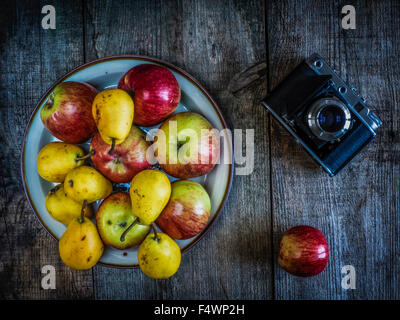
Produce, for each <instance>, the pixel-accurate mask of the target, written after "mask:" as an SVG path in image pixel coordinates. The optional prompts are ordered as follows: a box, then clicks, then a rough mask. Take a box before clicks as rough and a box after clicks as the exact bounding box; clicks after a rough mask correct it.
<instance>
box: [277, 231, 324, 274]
mask: <svg viewBox="0 0 400 320" xmlns="http://www.w3.org/2000/svg"><path fill="white" fill-rule="evenodd" d="M328 260H329V249H328V243H327V242H326V239H325V237H324V235H323V233H322V232H321V231H319V230H318V229H316V228H314V227H311V226H297V227H293V228H291V229H289V230H288V231H286V233H285V234H284V235H283V237H282V240H281V245H280V250H279V257H278V263H279V265H280V266H281V267H282V268H283V269H284V270H286V271H287V272H289V273H291V274H293V275H296V276H300V277H311V276H315V275H317V274H319V273H320V272H322V271H323V270H324V269H325V267H326V266H327V264H328Z"/></svg>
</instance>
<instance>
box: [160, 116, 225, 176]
mask: <svg viewBox="0 0 400 320" xmlns="http://www.w3.org/2000/svg"><path fill="white" fill-rule="evenodd" d="M206 132H207V133H208V134H205V133H206ZM162 137H165V139H164V138H162ZM156 138H157V139H156V141H157V147H155V149H156V153H157V154H156V156H157V159H158V162H159V164H160V166H161V168H162V169H163V170H164V171H165V172H166V173H168V174H169V175H171V176H173V177H176V178H180V179H189V178H194V177H199V176H202V175H204V174H207V173H209V172H210V171H211V170H212V169H213V168H214V167H215V164H216V163H217V161H218V159H219V133H218V131H217V130H216V129H214V128H213V126H212V125H211V124H210V122H208V120H207V119H206V118H204V117H203V116H201V115H200V114H198V113H193V112H181V113H177V114H175V115H173V116H172V117H170V118H169V119H168V120H166V121H165V122H164V123H163V124H162V125H161V127H160V129H159V132H158V133H157V136H156ZM163 140H164V141H163Z"/></svg>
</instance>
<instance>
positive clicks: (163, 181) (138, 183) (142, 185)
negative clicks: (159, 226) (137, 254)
mask: <svg viewBox="0 0 400 320" xmlns="http://www.w3.org/2000/svg"><path fill="white" fill-rule="evenodd" d="M129 195H130V197H131V203H132V212H133V214H134V215H135V216H136V217H137V219H135V221H134V222H133V223H132V224H131V225H130V226H129V227H128V229H126V230H125V231H124V233H122V235H121V241H122V242H124V239H125V236H126V234H127V233H128V232H129V230H130V229H131V228H132V227H133V226H134V225H135V224H137V223H140V224H145V225H150V224H151V223H152V222H154V221H155V220H156V219H157V217H158V216H159V214H160V213H161V211H162V210H163V209H164V207H165V206H166V204H167V203H168V200H169V197H170V195H171V183H170V181H169V179H168V177H167V175H166V174H165V173H163V172H161V171H158V170H152V169H148V170H143V171H140V172H139V173H138V174H137V175H136V176H134V177H133V179H132V182H131V186H130V188H129Z"/></svg>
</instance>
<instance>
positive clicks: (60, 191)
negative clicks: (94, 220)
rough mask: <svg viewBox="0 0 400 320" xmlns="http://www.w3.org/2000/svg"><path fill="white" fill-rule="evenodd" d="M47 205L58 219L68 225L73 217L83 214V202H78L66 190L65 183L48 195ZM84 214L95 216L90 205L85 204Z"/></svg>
mask: <svg viewBox="0 0 400 320" xmlns="http://www.w3.org/2000/svg"><path fill="white" fill-rule="evenodd" d="M45 205H46V209H47V211H48V212H49V213H50V215H51V216H52V217H53V218H54V219H55V220H57V221H59V222H61V223H63V224H65V225H68V224H69V223H70V222H71V221H72V220H73V219H75V218H79V217H80V216H81V209H82V202H77V201H75V200H73V199H71V198H70V197H68V196H67V194H66V193H65V191H64V185H63V184H59V185H56V186H55V187H54V188H53V189H51V190H50V192H49V193H48V194H47V196H46V200H45ZM84 215H85V216H86V217H88V218H91V217H92V216H93V210H92V208H91V207H90V206H85V208H84Z"/></svg>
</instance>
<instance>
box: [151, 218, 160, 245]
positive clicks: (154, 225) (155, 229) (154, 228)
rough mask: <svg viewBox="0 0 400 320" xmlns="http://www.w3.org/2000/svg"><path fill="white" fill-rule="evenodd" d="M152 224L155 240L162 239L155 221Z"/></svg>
mask: <svg viewBox="0 0 400 320" xmlns="http://www.w3.org/2000/svg"><path fill="white" fill-rule="evenodd" d="M151 226H152V228H153V232H154V238H153V239H154V240H156V241H157V242H158V241H160V237H159V236H158V234H157V227H156V224H155V223H154V222H152V223H151Z"/></svg>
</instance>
